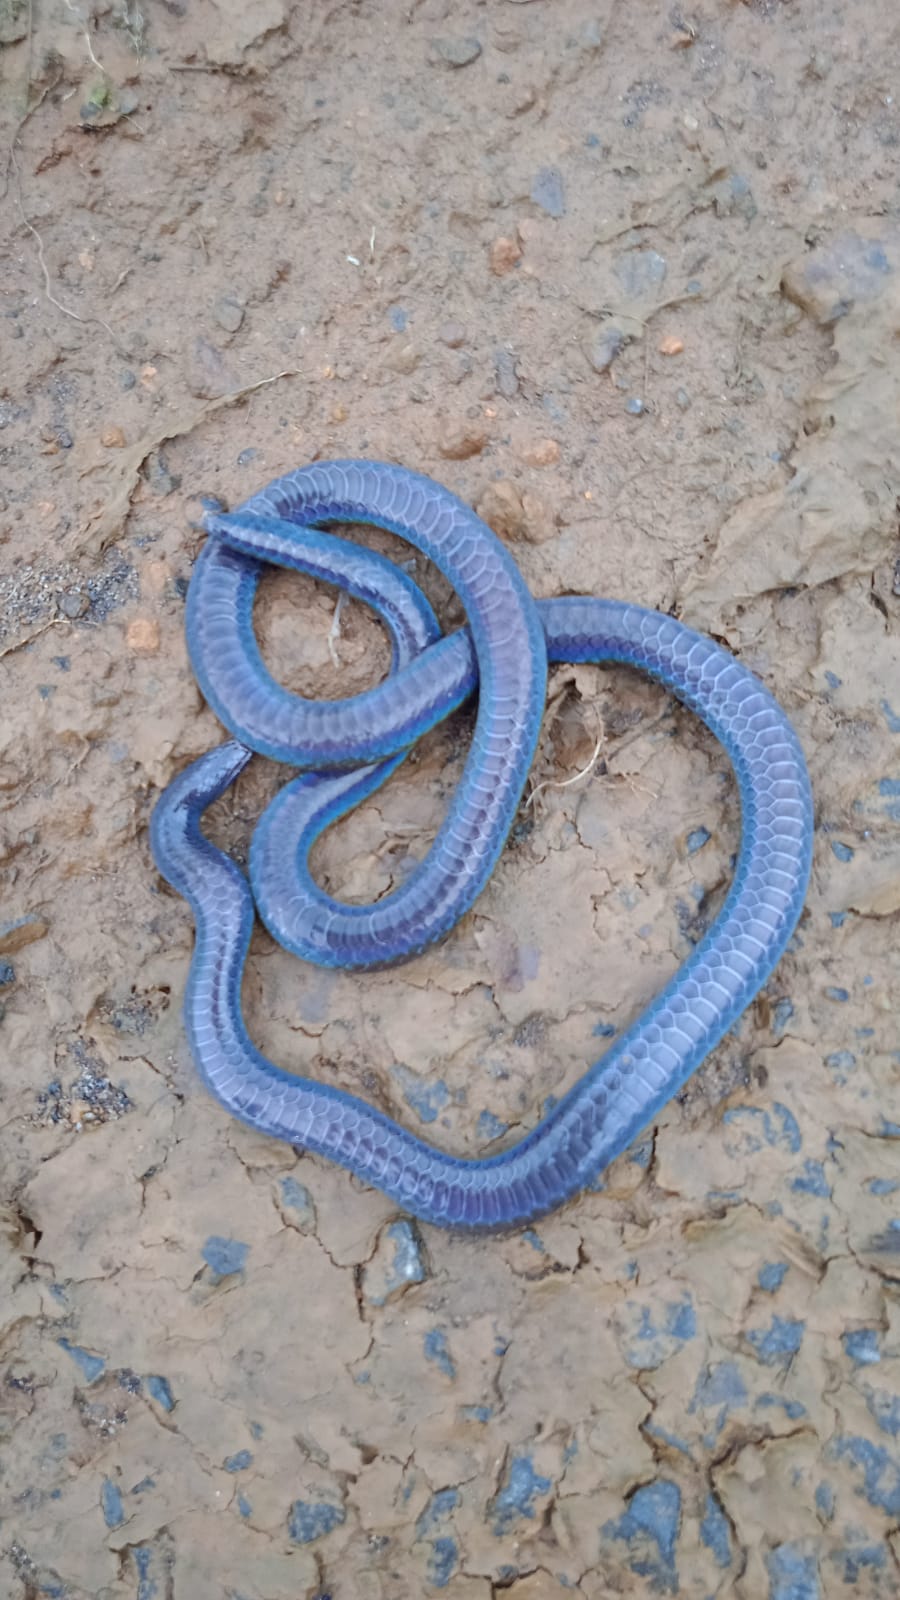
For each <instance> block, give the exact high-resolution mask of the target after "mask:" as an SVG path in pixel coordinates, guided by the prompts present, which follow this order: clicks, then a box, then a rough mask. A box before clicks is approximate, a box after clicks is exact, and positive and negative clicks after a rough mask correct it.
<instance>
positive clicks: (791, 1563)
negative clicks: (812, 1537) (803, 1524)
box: [766, 1544, 822, 1600]
mask: <svg viewBox="0 0 900 1600" xmlns="http://www.w3.org/2000/svg"><path fill="white" fill-rule="evenodd" d="M766 1568H767V1570H768V1574H769V1600H821V1595H822V1591H821V1589H820V1588H819V1577H818V1568H817V1565H816V1558H815V1556H813V1555H807V1554H806V1552H805V1551H804V1550H802V1549H801V1548H800V1546H799V1545H795V1544H779V1545H776V1546H775V1549H774V1550H770V1551H769V1553H768V1554H767V1556H766Z"/></svg>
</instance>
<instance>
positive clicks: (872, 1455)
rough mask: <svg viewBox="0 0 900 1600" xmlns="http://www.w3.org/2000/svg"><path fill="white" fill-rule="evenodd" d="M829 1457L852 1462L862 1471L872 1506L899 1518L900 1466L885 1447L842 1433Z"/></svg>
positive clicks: (865, 1492)
mask: <svg viewBox="0 0 900 1600" xmlns="http://www.w3.org/2000/svg"><path fill="white" fill-rule="evenodd" d="M829 1454H830V1455H831V1456H832V1457H833V1458H834V1460H836V1461H845V1460H846V1461H849V1462H850V1463H851V1464H852V1465H853V1466H854V1467H859V1468H861V1470H862V1474H863V1482H862V1487H861V1488H860V1489H858V1490H857V1493H858V1494H861V1495H864V1496H865V1498H866V1500H868V1502H869V1505H870V1506H877V1507H878V1509H879V1510H880V1511H886V1512H887V1514H888V1516H889V1517H900V1466H898V1465H897V1462H896V1461H895V1460H894V1458H893V1457H892V1456H889V1455H888V1453H887V1451H886V1450H885V1449H884V1448H883V1446H882V1445H879V1444H873V1443H872V1441H871V1439H862V1438H860V1436H859V1435H858V1434H852V1433H851V1434H842V1435H841V1436H840V1437H839V1438H837V1439H835V1441H834V1443H833V1444H832V1445H831V1447H830V1450H829Z"/></svg>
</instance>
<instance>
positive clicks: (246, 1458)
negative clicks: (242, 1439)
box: [222, 1450, 253, 1472]
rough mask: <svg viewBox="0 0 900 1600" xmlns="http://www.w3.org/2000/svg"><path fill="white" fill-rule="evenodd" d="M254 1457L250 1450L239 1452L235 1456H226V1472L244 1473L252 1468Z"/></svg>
mask: <svg viewBox="0 0 900 1600" xmlns="http://www.w3.org/2000/svg"><path fill="white" fill-rule="evenodd" d="M252 1460H253V1457H252V1455H251V1453H250V1451H249V1450H238V1451H237V1453H236V1454H235V1455H233V1456H226V1457H225V1460H224V1461H223V1462H222V1465H223V1467H224V1468H225V1471H226V1472H243V1471H244V1469H245V1468H246V1467H249V1466H250V1463H251V1462H252Z"/></svg>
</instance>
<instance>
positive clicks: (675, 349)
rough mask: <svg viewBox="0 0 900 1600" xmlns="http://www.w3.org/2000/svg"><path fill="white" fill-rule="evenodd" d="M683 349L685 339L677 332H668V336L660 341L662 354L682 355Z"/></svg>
mask: <svg viewBox="0 0 900 1600" xmlns="http://www.w3.org/2000/svg"><path fill="white" fill-rule="evenodd" d="M683 349H684V340H683V339H679V337H678V335H677V333H667V334H666V337H665V338H664V339H660V341H659V353H660V355H661V356H680V355H681V352H682V350H683Z"/></svg>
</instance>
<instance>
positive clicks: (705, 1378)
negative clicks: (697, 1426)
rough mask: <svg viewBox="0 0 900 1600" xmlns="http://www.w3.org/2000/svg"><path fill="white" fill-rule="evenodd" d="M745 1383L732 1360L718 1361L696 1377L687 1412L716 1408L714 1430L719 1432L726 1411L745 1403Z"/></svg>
mask: <svg viewBox="0 0 900 1600" xmlns="http://www.w3.org/2000/svg"><path fill="white" fill-rule="evenodd" d="M747 1398H748V1396H747V1385H746V1384H745V1382H744V1380H743V1378H742V1377H741V1374H740V1371H739V1369H738V1367H737V1366H736V1364H735V1362H733V1361H720V1362H718V1363H717V1365H716V1366H714V1367H707V1368H706V1370H705V1371H704V1372H702V1373H701V1375H700V1377H699V1378H698V1379H697V1385H696V1388H695V1389H694V1393H693V1396H692V1398H691V1400H690V1402H689V1404H688V1413H689V1414H692V1413H693V1412H695V1411H711V1410H713V1409H715V1410H716V1412H717V1416H716V1423H715V1432H716V1433H721V1431H722V1429H723V1428H724V1426H725V1419H726V1418H727V1416H728V1413H729V1412H730V1411H732V1410H734V1409H735V1408H736V1407H738V1406H745V1405H746V1404H747Z"/></svg>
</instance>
